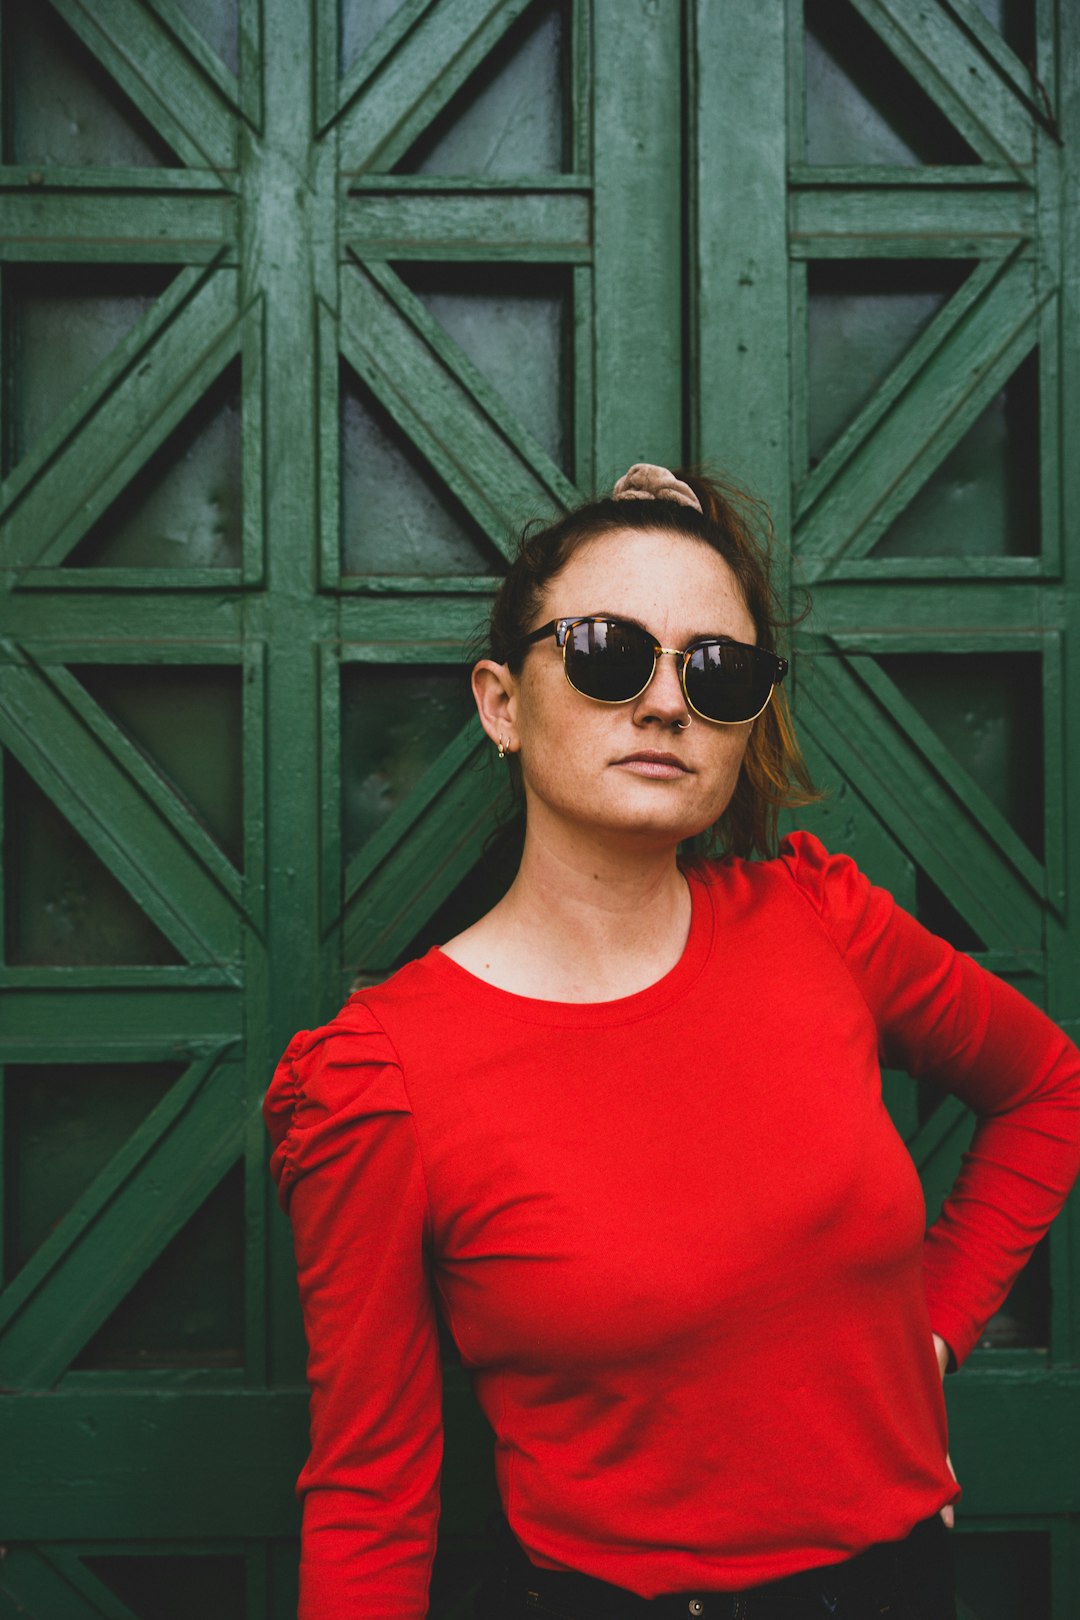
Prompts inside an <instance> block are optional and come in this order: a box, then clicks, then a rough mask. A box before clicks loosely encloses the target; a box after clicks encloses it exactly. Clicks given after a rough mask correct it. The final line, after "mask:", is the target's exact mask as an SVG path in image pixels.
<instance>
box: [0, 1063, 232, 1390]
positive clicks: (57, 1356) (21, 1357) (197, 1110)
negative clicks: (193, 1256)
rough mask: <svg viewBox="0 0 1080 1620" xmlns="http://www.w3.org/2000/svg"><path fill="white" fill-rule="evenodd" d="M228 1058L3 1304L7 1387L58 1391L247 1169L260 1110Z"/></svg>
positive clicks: (2, 1364)
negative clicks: (212, 1198) (185, 1232)
mask: <svg viewBox="0 0 1080 1620" xmlns="http://www.w3.org/2000/svg"><path fill="white" fill-rule="evenodd" d="M227 1050H228V1048H225V1047H223V1048H221V1049H220V1050H219V1051H218V1052H217V1053H216V1054H215V1055H214V1056H213V1057H209V1058H206V1059H204V1060H203V1061H201V1062H199V1063H195V1064H193V1065H192V1066H191V1067H190V1068H189V1069H188V1070H187V1071H186V1072H185V1074H184V1075H183V1076H181V1078H180V1079H179V1080H178V1081H177V1082H176V1084H175V1085H174V1086H172V1087H171V1088H170V1090H169V1091H168V1093H167V1094H166V1095H165V1097H163V1098H162V1100H161V1102H160V1103H158V1105H157V1107H156V1108H154V1109H153V1110H152V1111H151V1113H150V1114H149V1115H148V1117H147V1118H146V1119H145V1120H144V1121H143V1123H142V1125H140V1126H139V1128H138V1129H137V1130H136V1131H135V1132H133V1134H132V1135H131V1137H130V1138H129V1139H128V1141H127V1142H126V1143H125V1144H124V1146H123V1147H122V1148H121V1149H120V1150H119V1151H118V1152H117V1153H116V1154H114V1156H113V1158H112V1159H111V1160H110V1161H109V1163H108V1164H107V1165H106V1166H105V1168H104V1170H102V1172H101V1173H100V1175H98V1176H97V1177H95V1179H94V1181H93V1182H92V1183H91V1185H90V1187H89V1188H88V1189H87V1191H86V1192H85V1193H84V1195H83V1196H82V1198H80V1199H79V1200H78V1201H77V1203H76V1204H75V1206H74V1208H72V1209H71V1210H70V1211H69V1212H68V1214H67V1215H66V1216H65V1217H64V1219H63V1220H62V1221H61V1222H60V1224H59V1225H58V1226H57V1227H56V1229H55V1231H53V1232H52V1233H50V1235H49V1237H47V1238H46V1239H45V1241H44V1243H43V1244H42V1245H41V1247H40V1248H39V1249H38V1250H37V1252H36V1253H35V1254H34V1255H33V1256H32V1258H31V1259H30V1260H28V1261H27V1263H26V1265H25V1266H23V1268H22V1270H21V1271H19V1272H18V1273H17V1274H16V1276H15V1277H14V1279H13V1280H12V1282H11V1283H10V1284H9V1286H8V1287H7V1288H6V1289H5V1290H4V1293H3V1294H2V1295H0V1382H2V1383H4V1384H7V1385H9V1386H16V1387H21V1388H26V1387H30V1388H45V1387H48V1386H49V1385H50V1384H52V1383H54V1382H55V1381H56V1379H57V1378H58V1377H59V1376H60V1374H61V1373H62V1372H63V1371H64V1369H65V1367H67V1366H68V1364H69V1363H70V1361H71V1360H72V1358H73V1357H74V1356H76V1355H77V1354H78V1352H79V1351H80V1350H81V1349H82V1347H83V1345H84V1344H86V1342H87V1341H88V1340H89V1339H90V1338H91V1337H92V1336H93V1334H94V1333H96V1332H97V1330H98V1329H99V1328H100V1327H101V1325H102V1324H103V1323H104V1322H105V1321H106V1320H107V1319H108V1317H109V1316H110V1315H111V1314H112V1312H113V1311H114V1310H115V1309H116V1307H117V1306H118V1305H119V1304H120V1302H121V1301H122V1300H123V1299H124V1298H125V1297H126V1295H127V1294H128V1293H130V1291H131V1289H132V1288H133V1287H134V1286H135V1284H136V1283H137V1282H138V1280H139V1278H140V1277H141V1276H142V1275H143V1273H144V1272H145V1271H146V1270H147V1269H148V1267H149V1266H150V1265H152V1263H153V1262H154V1261H155V1260H156V1259H157V1257H158V1255H159V1254H160V1253H161V1252H162V1250H163V1249H164V1248H165V1246H166V1245H167V1244H168V1243H169V1241H170V1240H171V1239H172V1238H173V1237H174V1236H175V1235H176V1233H177V1232H178V1231H179V1230H180V1228H181V1227H182V1226H183V1225H184V1224H185V1222H187V1221H188V1220H190V1218H191V1216H192V1215H194V1213H195V1211H196V1210H197V1209H198V1208H199V1206H200V1205H201V1204H202V1203H203V1201H204V1200H205V1199H206V1198H207V1197H208V1195H209V1194H210V1193H211V1192H212V1191H213V1190H214V1188H215V1187H216V1186H217V1184H218V1182H219V1181H220V1180H221V1178H222V1176H223V1175H224V1174H225V1172H226V1171H227V1170H228V1169H229V1168H230V1167H231V1166H232V1164H233V1163H234V1162H235V1160H236V1158H237V1156H238V1155H239V1153H240V1152H241V1150H242V1148H243V1141H244V1133H245V1130H246V1128H247V1115H248V1110H247V1109H246V1108H245V1107H243V1106H242V1104H241V1097H242V1088H243V1069H242V1066H241V1065H240V1064H239V1063H238V1062H236V1061H234V1060H228V1059H227V1058H226V1052H227Z"/></svg>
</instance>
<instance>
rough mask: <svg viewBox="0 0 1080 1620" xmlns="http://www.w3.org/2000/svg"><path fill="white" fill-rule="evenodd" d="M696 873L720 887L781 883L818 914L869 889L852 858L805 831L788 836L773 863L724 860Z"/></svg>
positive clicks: (704, 866)
mask: <svg viewBox="0 0 1080 1620" xmlns="http://www.w3.org/2000/svg"><path fill="white" fill-rule="evenodd" d="M696 873H697V875H698V876H700V877H702V878H704V879H705V881H706V882H708V883H713V884H720V885H723V884H724V883H730V882H732V881H735V882H739V883H745V884H748V885H750V886H751V887H753V888H757V889H761V888H771V887H774V886H775V885H776V884H778V883H779V884H780V885H782V886H785V887H790V886H791V885H794V886H795V887H796V888H797V889H799V890H800V891H801V892H802V893H803V894H804V895H805V897H806V898H807V899H808V900H809V901H810V902H811V903H812V904H813V905H814V906H815V907H816V908H817V909H819V910H822V909H825V908H826V907H830V906H837V905H839V906H843V904H844V902H845V900H848V901H850V900H853V899H856V898H857V896H858V895H859V894H860V893H861V892H862V891H863V890H865V889H866V888H867V887H868V886H869V880H868V879H867V878H866V877H865V876H864V875H863V873H862V872H860V870H859V868H858V867H857V866H856V864H855V862H854V861H853V860H852V859H851V856H850V855H844V854H834V853H832V852H831V851H830V850H828V849H826V847H825V845H824V844H823V843H822V842H821V839H820V838H818V837H817V836H816V835H815V834H814V833H812V832H807V831H806V830H805V829H803V828H800V829H798V830H797V831H795V832H791V833H788V834H787V836H786V837H785V838H783V839H782V840H781V842H780V847H779V849H778V850H777V853H776V854H775V855H774V856H772V857H771V858H770V859H767V860H743V859H740V858H739V857H737V856H725V857H723V858H722V859H720V860H715V861H706V862H704V863H703V865H701V866H700V867H698V868H696Z"/></svg>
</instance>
